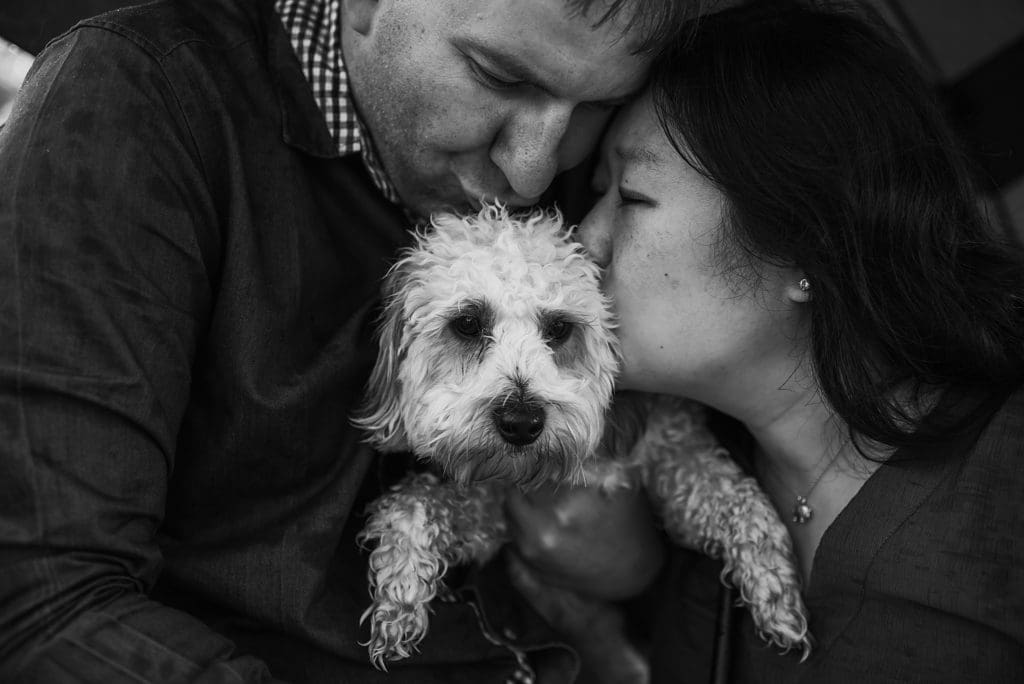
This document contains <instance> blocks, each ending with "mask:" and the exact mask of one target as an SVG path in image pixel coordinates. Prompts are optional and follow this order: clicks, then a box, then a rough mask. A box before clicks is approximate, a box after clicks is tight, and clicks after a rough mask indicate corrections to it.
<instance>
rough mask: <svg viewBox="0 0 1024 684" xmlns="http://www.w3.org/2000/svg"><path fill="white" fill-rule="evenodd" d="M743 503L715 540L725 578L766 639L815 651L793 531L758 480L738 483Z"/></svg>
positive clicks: (774, 642)
mask: <svg viewBox="0 0 1024 684" xmlns="http://www.w3.org/2000/svg"><path fill="white" fill-rule="evenodd" d="M736 489H737V492H740V493H742V496H741V497H740V498H739V499H738V500H739V501H742V502H743V503H742V504H740V505H738V506H737V510H736V511H734V514H733V515H732V516H730V518H731V519H730V520H729V524H728V529H729V533H728V534H726V535H720V536H719V537H718V538H717V539H715V540H714V541H713V542H711V545H712V546H715V547H718V553H715V554H714V555H720V556H721V557H722V559H723V561H724V563H725V569H724V570H723V571H722V579H723V580H726V578H731V580H732V583H733V584H734V585H735V586H736V587H737V589H738V590H739V592H740V598H741V599H742V601H743V603H745V604H747V606H749V608H750V612H751V615H752V617H753V619H754V626H755V627H756V628H757V631H758V634H759V635H760V636H761V638H763V639H764V640H765V641H767V642H768V643H771V644H775V645H776V646H779V647H781V648H782V649H784V650H787V651H788V650H790V649H794V648H796V649H800V650H801V651H803V657H804V658H805V659H806V658H807V656H808V655H810V652H811V646H812V641H811V635H810V632H809V630H808V624H807V608H806V607H805V605H804V600H803V596H802V595H801V585H802V581H801V578H800V571H799V570H798V568H797V562H796V556H795V555H794V553H793V546H792V543H791V541H790V537H789V533H788V532H787V531H786V528H785V526H784V525H783V524H782V521H781V520H780V519H779V518H778V516H777V514H775V510H774V509H773V508H772V506H771V504H770V503H769V502H768V499H767V497H766V496H765V495H764V494H763V492H761V491H760V489H759V488H758V487H757V485H756V483H755V482H754V481H753V480H752V479H750V478H745V479H744V480H741V481H740V482H739V483H737V484H736Z"/></svg>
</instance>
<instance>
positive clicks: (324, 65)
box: [274, 0, 401, 204]
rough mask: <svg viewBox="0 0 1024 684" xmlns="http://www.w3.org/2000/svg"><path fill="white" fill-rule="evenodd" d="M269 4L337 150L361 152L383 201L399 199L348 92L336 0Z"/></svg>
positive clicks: (281, 0)
mask: <svg viewBox="0 0 1024 684" xmlns="http://www.w3.org/2000/svg"><path fill="white" fill-rule="evenodd" d="M274 9H275V11H276V12H277V14H278V16H279V17H280V18H281V23H282V24H283V25H284V28H285V31H286V32H287V33H288V38H289V41H290V42H291V44H292V47H293V48H294V49H295V54H296V55H297V56H298V58H299V64H300V65H301V66H302V72H303V74H305V76H306V80H307V81H309V85H310V87H311V88H312V90H313V98H314V99H315V100H316V103H317V106H318V107H319V108H320V111H321V112H322V113H323V115H324V121H325V123H326V124H327V129H328V130H329V131H330V134H331V138H333V140H334V142H335V144H336V146H337V149H338V154H341V155H346V154H353V153H356V152H359V153H361V154H362V157H363V163H364V164H365V166H366V169H367V171H369V173H370V177H371V178H372V179H373V183H374V185H376V186H377V189H378V190H380V191H381V193H382V194H383V195H384V197H386V198H387V199H388V201H390V202H392V203H393V204H401V202H400V200H399V198H398V193H397V192H396V191H395V188H394V186H393V185H392V184H391V182H390V180H389V179H388V177H387V174H385V172H384V167H383V166H382V165H381V163H380V160H379V159H378V158H377V155H376V152H375V151H374V149H373V142H372V141H371V140H370V137H369V136H368V135H366V133H365V131H364V128H363V125H362V123H361V122H360V121H359V117H358V115H357V113H356V108H355V104H354V103H353V102H352V98H351V97H350V95H349V91H348V73H347V72H346V71H345V63H344V60H343V56H342V51H341V0H275V1H274Z"/></svg>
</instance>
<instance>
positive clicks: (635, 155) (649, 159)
mask: <svg viewBox="0 0 1024 684" xmlns="http://www.w3.org/2000/svg"><path fill="white" fill-rule="evenodd" d="M615 154H616V155H617V156H618V157H619V159H620V160H622V163H623V164H637V165H640V166H653V167H658V166H661V165H662V163H663V162H662V157H661V155H659V154H658V153H656V152H655V151H653V150H651V149H650V148H648V147H635V146H629V147H621V146H620V147H616V148H615Z"/></svg>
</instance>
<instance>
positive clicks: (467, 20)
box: [452, 0, 649, 101]
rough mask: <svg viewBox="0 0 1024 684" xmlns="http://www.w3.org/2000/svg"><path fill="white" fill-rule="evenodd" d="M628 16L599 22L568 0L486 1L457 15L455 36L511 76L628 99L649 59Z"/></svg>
mask: <svg viewBox="0 0 1024 684" xmlns="http://www.w3.org/2000/svg"><path fill="white" fill-rule="evenodd" d="M625 20H626V18H625V17H624V16H618V17H615V18H613V20H611V21H608V22H605V23H601V24H600V25H596V24H595V21H594V19H593V18H591V17H589V16H583V15H581V14H579V13H578V12H575V11H573V10H572V8H571V7H570V6H569V2H568V0H485V1H484V2H480V3H476V6H475V8H474V10H473V11H471V12H467V13H466V14H464V15H463V16H461V17H459V18H457V20H456V22H455V23H454V24H453V25H452V38H453V42H454V43H455V45H456V47H457V48H459V49H463V48H465V49H469V50H472V51H474V52H475V53H477V54H476V55H471V56H483V57H486V58H488V59H491V60H496V61H498V62H499V64H497V65H496V66H500V67H503V68H507V69H508V70H509V72H510V75H514V76H517V77H521V78H522V79H523V80H525V81H528V82H530V83H531V84H533V85H535V86H537V87H539V88H541V89H544V90H547V91H549V92H551V93H553V94H555V95H557V96H564V95H566V94H567V93H566V92H564V91H565V90H567V89H569V90H572V91H573V93H571V94H572V95H573V96H579V99H581V100H585V101H591V100H592V101H603V100H612V99H625V98H626V97H627V96H629V95H630V94H632V93H634V92H635V91H636V90H638V89H639V88H640V86H641V85H642V83H641V81H642V80H643V78H644V76H645V75H646V71H647V67H648V65H649V59H648V58H646V57H645V56H643V55H640V54H637V53H636V52H635V50H633V49H632V47H631V43H632V40H631V34H630V30H627V29H626V27H625V25H624V24H623V23H622V22H623V21H625Z"/></svg>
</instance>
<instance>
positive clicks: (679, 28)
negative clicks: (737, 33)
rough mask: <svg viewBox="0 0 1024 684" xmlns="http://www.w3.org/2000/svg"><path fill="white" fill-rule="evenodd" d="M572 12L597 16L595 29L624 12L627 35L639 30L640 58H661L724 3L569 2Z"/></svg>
mask: <svg viewBox="0 0 1024 684" xmlns="http://www.w3.org/2000/svg"><path fill="white" fill-rule="evenodd" d="M566 1H567V3H568V5H569V8H570V10H571V11H573V12H576V13H578V14H579V15H581V16H584V17H590V16H591V13H593V15H594V16H593V20H594V26H595V27H598V26H601V25H602V24H604V23H606V22H608V21H611V20H612V19H614V18H615V17H616V16H618V15H619V13H621V12H627V13H629V19H628V21H627V22H626V23H625V26H624V28H623V31H630V30H632V29H633V28H639V29H640V31H639V34H640V38H639V40H638V41H637V43H636V44H635V45H633V46H632V50H633V52H634V53H636V54H646V55H657V54H658V53H660V52H661V51H662V50H664V49H665V48H667V47H668V46H670V45H672V44H673V43H674V42H676V41H678V40H682V39H684V37H685V36H686V35H687V34H688V31H689V30H692V27H693V24H692V23H691V22H692V20H693V19H695V18H696V17H698V16H700V15H701V14H703V13H704V12H707V11H710V10H711V9H712V8H713V7H714V6H716V5H718V4H720V3H721V2H722V0H566Z"/></svg>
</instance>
